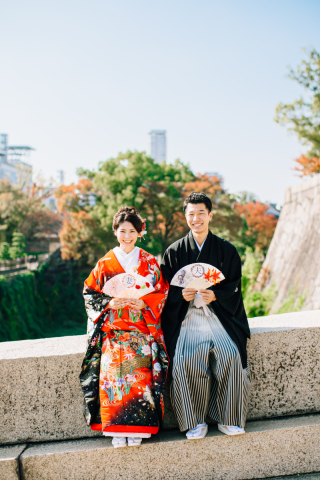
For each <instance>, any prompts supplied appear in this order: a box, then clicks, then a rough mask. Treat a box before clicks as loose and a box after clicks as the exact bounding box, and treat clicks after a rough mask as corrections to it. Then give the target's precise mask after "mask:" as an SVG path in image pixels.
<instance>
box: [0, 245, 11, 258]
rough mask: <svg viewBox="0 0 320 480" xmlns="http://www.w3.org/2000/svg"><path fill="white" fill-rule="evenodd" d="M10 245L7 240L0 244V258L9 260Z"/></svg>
mask: <svg viewBox="0 0 320 480" xmlns="http://www.w3.org/2000/svg"><path fill="white" fill-rule="evenodd" d="M9 249H10V245H9V243H7V242H3V243H1V244H0V260H10V258H11V257H10V252H9Z"/></svg>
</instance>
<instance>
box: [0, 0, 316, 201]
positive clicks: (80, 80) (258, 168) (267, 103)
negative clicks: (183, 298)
mask: <svg viewBox="0 0 320 480" xmlns="http://www.w3.org/2000/svg"><path fill="white" fill-rule="evenodd" d="M319 14H320V4H319V3H318V2H316V1H310V0H306V1H304V2H302V1H297V0H293V1H288V0H284V1H282V2H276V1H274V0H272V1H270V2H260V3H259V5H256V3H255V2H253V1H251V0H250V1H248V0H244V1H243V2H241V5H239V4H238V3H237V2H236V1H234V0H233V1H227V2H225V3H224V4H223V5H221V4H220V3H219V2H217V1H213V2H209V1H200V2H198V4H197V6H195V5H194V4H193V3H192V2H190V1H186V2H180V1H176V0H173V1H172V2H168V1H165V2H163V3H162V5H161V7H160V6H159V5H150V4H149V3H148V2H146V1H138V2H137V3H135V5H132V4H126V5H120V4H117V5H115V4H113V3H112V2H109V1H107V2H102V1H96V2H94V3H93V4H91V5H90V6H88V5H87V4H85V3H84V2H83V1H80V2H75V1H74V0H70V1H68V2H67V3H64V2H62V1H61V0H58V1H57V2H55V4H54V5H53V4H52V5H50V4H43V3H41V2H40V1H39V0H37V1H35V0H31V1H30V2H28V5H26V4H25V3H23V2H22V1H21V0H20V1H13V2H11V3H10V4H9V3H7V4H5V5H4V6H3V7H2V16H1V19H0V47H1V51H2V60H1V65H0V70H1V72H2V73H1V76H0V132H1V133H7V134H9V139H10V144H12V145H13V144H26V145H30V146H31V147H33V148H35V149H36V151H35V152H33V154H32V156H31V163H32V165H33V167H34V170H35V171H39V170H42V171H43V172H44V173H45V175H46V176H47V177H49V176H56V171H57V170H64V171H65V173H66V183H70V182H71V181H74V180H76V175H75V170H76V168H79V167H83V168H97V166H98V163H99V161H103V160H106V159H107V158H110V157H115V156H117V155H118V153H119V152H125V151H127V150H139V151H141V150H144V151H146V150H147V134H148V132H149V131H150V130H158V129H159V130H162V129H163V130H166V131H167V159H168V161H169V162H173V161H174V160H175V159H176V158H180V159H181V160H182V161H183V162H184V163H189V164H190V167H191V168H192V170H193V171H194V172H195V173H198V172H199V173H203V172H205V171H217V172H219V173H220V174H221V175H222V176H223V178H224V183H225V187H226V188H227V189H228V190H229V191H230V192H233V193H236V192H239V191H243V190H247V191H249V192H252V193H254V194H256V195H257V196H258V197H259V198H260V199H261V201H270V202H274V203H279V204H282V203H283V199H284V191H285V188H286V187H289V186H292V185H294V184H296V183H299V182H301V181H302V180H301V179H299V178H298V177H296V176H295V175H294V173H293V171H292V169H293V167H294V161H293V160H294V158H297V157H299V156H300V154H301V153H302V152H304V151H305V149H304V148H303V147H302V146H301V145H300V144H299V143H298V141H297V139H296V138H295V136H290V135H288V133H287V132H286V129H285V128H283V127H280V126H279V125H277V124H276V123H275V122H274V121H273V117H274V114H275V107H276V105H277V104H278V103H279V102H280V101H284V102H292V101H293V100H295V99H297V98H298V97H299V96H300V95H301V94H303V90H302V89H300V88H299V86H298V85H295V84H294V82H292V81H291V80H290V79H288V78H286V77H285V75H286V73H287V66H289V65H290V66H292V67H296V66H297V65H298V64H299V63H300V62H301V60H302V59H303V58H304V57H303V54H302V52H301V48H302V47H311V46H313V47H314V48H316V49H318V50H319V48H320V33H319V31H318V30H319V29H318V27H317V23H318V22H317V19H318V18H319Z"/></svg>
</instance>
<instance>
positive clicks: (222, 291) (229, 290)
mask: <svg viewBox="0 0 320 480" xmlns="http://www.w3.org/2000/svg"><path fill="white" fill-rule="evenodd" d="M223 273H224V276H225V280H223V282H221V283H220V284H218V285H215V286H212V287H210V290H213V291H214V293H215V296H216V299H217V300H216V302H218V304H220V305H221V306H222V307H223V308H224V309H225V310H227V311H228V312H229V313H231V314H232V315H233V314H235V312H236V311H237V309H238V306H239V304H240V302H241V300H242V294H241V259H240V256H239V254H238V252H237V250H236V249H235V248H234V250H233V253H232V255H231V256H229V257H228V258H227V259H225V261H224V268H223ZM212 303H213V304H214V303H215V302H212Z"/></svg>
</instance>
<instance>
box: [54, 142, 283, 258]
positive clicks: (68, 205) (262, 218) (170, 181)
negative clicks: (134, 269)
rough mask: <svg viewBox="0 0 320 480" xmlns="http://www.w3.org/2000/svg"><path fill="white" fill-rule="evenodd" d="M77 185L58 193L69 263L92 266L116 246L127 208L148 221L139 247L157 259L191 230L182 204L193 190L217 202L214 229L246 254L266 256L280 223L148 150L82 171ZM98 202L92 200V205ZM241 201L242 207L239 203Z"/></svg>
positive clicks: (215, 182)
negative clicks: (116, 222)
mask: <svg viewBox="0 0 320 480" xmlns="http://www.w3.org/2000/svg"><path fill="white" fill-rule="evenodd" d="M78 174H79V175H82V178H81V179H80V180H79V183H78V184H71V185H68V186H62V187H60V188H59V189H58V190H57V192H56V197H57V199H58V209H59V212H60V213H61V214H62V215H63V225H62V229H61V231H60V234H59V235H60V240H61V243H62V255H63V258H65V259H81V260H83V261H85V262H88V263H90V264H92V263H93V261H94V260H96V259H97V258H99V256H100V257H101V256H102V255H104V254H105V252H106V251H107V250H108V249H111V248H113V247H114V246H115V245H116V244H117V242H116V239H115V236H114V234H113V231H112V222H113V217H114V215H115V213H116V211H117V210H118V209H119V208H120V207H123V206H125V205H128V206H131V205H132V206H134V207H136V208H137V209H138V210H139V212H140V214H141V215H142V216H143V217H144V218H146V221H147V235H146V236H145V239H144V240H143V241H142V243H141V245H142V246H143V248H145V249H146V250H148V251H150V252H151V253H153V254H155V255H157V254H161V253H163V252H164V251H165V249H166V248H167V247H168V246H169V245H170V244H172V243H173V242H174V241H176V240H177V239H179V238H181V237H183V236H184V235H185V234H186V233H187V232H188V230H189V228H188V225H187V223H186V219H185V216H184V213H183V201H184V199H185V198H186V197H187V196H188V195H189V194H190V193H191V192H203V193H205V194H206V195H208V196H209V197H210V199H211V200H212V204H213V220H212V222H211V224H210V229H211V231H212V232H213V233H215V234H216V235H219V236H222V237H223V238H225V239H226V240H228V241H230V242H231V243H233V244H234V245H235V246H236V247H237V248H238V250H239V252H240V254H241V255H244V253H245V249H246V246H248V245H249V246H251V247H252V248H253V249H255V248H260V249H261V250H262V251H263V252H264V253H265V252H266V249H267V247H268V245H269V243H270V240H271V237H272V234H273V231H274V228H275V224H276V219H275V217H274V216H273V215H267V214H266V211H267V209H268V206H267V205H264V204H261V203H259V202H255V201H251V202H249V203H245V202H246V200H254V197H253V196H252V194H248V193H247V192H242V194H241V195H240V197H239V198H240V201H239V198H237V197H236V196H234V195H230V194H229V193H228V192H226V191H225V190H224V188H223V186H222V181H223V179H222V178H221V177H218V176H216V175H207V174H203V175H201V174H198V175H194V174H193V172H192V171H191V170H190V168H189V166H188V165H184V164H183V163H182V162H180V161H179V160H176V162H175V163H174V164H172V165H171V164H167V163H166V162H162V163H161V164H158V163H155V161H154V160H153V159H152V158H151V157H148V156H147V155H146V154H145V153H144V152H130V151H129V152H127V153H125V154H119V155H118V157H117V158H111V159H109V160H107V161H105V162H101V163H100V165H99V168H98V171H94V170H79V171H78ZM92 199H94V202H93V201H92ZM241 202H242V204H241Z"/></svg>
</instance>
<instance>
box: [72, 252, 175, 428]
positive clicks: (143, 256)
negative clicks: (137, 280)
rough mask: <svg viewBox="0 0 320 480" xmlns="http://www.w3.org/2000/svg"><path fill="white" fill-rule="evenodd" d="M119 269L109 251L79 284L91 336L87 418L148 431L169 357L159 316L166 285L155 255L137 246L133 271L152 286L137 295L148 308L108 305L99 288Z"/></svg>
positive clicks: (155, 424) (97, 424)
mask: <svg viewBox="0 0 320 480" xmlns="http://www.w3.org/2000/svg"><path fill="white" fill-rule="evenodd" d="M120 273H125V270H124V269H123V268H122V266H121V265H120V263H119V261H118V260H117V257H116V256H115V254H114V252H113V251H112V250H110V251H109V252H108V253H107V254H106V255H105V256H104V257H103V258H101V259H100V260H99V261H98V263H97V265H96V267H95V268H94V269H93V270H92V272H91V274H90V275H89V277H88V278H87V280H86V281H85V284H84V298H85V304H86V310H87V313H88V331H89V334H90V336H89V344H88V349H87V352H86V355H85V358H84V361H83V365H82V372H81V374H80V383H81V387H82V390H83V393H84V397H85V407H86V419H87V423H88V425H90V426H91V428H92V429H93V430H103V432H106V433H107V432H115V434H117V433H121V434H124V433H128V436H130V432H134V433H141V436H144V435H145V436H148V434H151V433H157V432H158V430H159V418H162V417H163V394H162V391H163V387H164V383H165V379H166V373H167V369H168V356H167V352H166V348H165V344H164V339H163V333H162V330H161V324H160V315H161V312H162V310H163V307H164V304H165V302H166V298H167V294H168V289H169V286H168V283H167V282H166V280H164V278H163V277H162V274H161V271H160V269H159V265H158V263H157V261H156V259H155V258H154V256H153V255H150V254H149V253H147V252H145V251H144V250H142V249H140V255H139V265H138V267H137V269H136V273H138V274H140V275H142V276H144V277H146V276H148V280H149V281H150V282H151V283H153V287H154V289H155V290H154V292H152V293H151V294H149V295H146V296H144V297H142V300H144V302H145V303H146V304H147V308H146V309H143V310H140V311H136V310H133V309H131V308H129V307H125V308H124V309H119V310H111V309H109V308H108V303H109V301H110V300H111V298H110V297H108V296H107V295H105V294H104V293H102V289H103V286H104V284H105V282H107V281H108V280H109V279H110V278H112V277H114V276H115V275H118V274H120Z"/></svg>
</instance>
